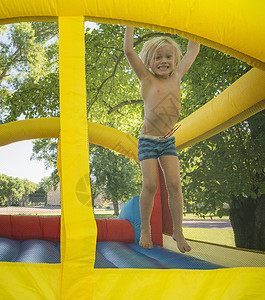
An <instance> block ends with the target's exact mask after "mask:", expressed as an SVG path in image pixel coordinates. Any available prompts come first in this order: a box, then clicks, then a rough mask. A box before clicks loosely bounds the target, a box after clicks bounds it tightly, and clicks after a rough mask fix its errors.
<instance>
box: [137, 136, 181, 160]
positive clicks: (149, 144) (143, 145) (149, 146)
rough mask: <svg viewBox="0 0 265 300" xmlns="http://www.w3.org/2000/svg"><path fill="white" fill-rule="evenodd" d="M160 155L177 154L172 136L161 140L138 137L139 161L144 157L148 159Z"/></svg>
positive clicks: (156, 157)
mask: <svg viewBox="0 0 265 300" xmlns="http://www.w3.org/2000/svg"><path fill="white" fill-rule="evenodd" d="M162 155H174V156H178V152H177V149H176V145H175V137H174V136H173V137H170V138H167V139H162V140H158V139H152V138H146V137H139V139H138V159H139V161H141V160H144V159H150V158H155V159H158V157H160V156H162Z"/></svg>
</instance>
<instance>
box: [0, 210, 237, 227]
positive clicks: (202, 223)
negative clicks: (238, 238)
mask: <svg viewBox="0 0 265 300" xmlns="http://www.w3.org/2000/svg"><path fill="white" fill-rule="evenodd" d="M8 214H44V215H59V214H61V208H60V207H59V206H58V207H55V206H45V207H43V206H39V207H15V206H11V207H0V215H8ZM183 227H188V228H212V229H228V230H232V226H231V223H230V221H229V220H225V221H216V220H196V221H195V220H183Z"/></svg>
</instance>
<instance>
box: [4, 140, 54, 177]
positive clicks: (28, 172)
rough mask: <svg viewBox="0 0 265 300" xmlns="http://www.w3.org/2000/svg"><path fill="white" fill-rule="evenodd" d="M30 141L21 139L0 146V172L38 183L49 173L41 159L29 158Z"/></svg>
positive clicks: (30, 152) (30, 151)
mask: <svg viewBox="0 0 265 300" xmlns="http://www.w3.org/2000/svg"><path fill="white" fill-rule="evenodd" d="M32 147H33V143H32V141H21V142H16V143H12V144H9V145H6V146H2V147H0V174H5V175H8V176H12V177H18V178H20V179H28V180H30V181H32V182H35V183H39V182H40V180H41V179H42V178H43V177H48V176H50V175H51V172H52V170H51V169H49V170H45V166H44V163H43V162H42V161H37V160H30V157H31V155H32Z"/></svg>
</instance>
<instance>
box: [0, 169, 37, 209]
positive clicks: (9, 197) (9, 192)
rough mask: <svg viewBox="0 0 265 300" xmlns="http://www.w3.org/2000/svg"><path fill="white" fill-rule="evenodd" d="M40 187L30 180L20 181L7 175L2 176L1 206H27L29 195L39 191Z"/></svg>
mask: <svg viewBox="0 0 265 300" xmlns="http://www.w3.org/2000/svg"><path fill="white" fill-rule="evenodd" d="M37 187H38V185H37V184H35V183H33V182H30V181H29V180H27V179H26V180H20V179H19V178H13V177H11V176H7V175H4V174H2V175H0V205H1V206H3V205H4V206H6V205H8V206H10V205H25V204H26V203H27V202H28V197H29V194H30V193H32V192H34V191H35V190H36V189H37Z"/></svg>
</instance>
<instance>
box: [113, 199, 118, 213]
mask: <svg viewBox="0 0 265 300" xmlns="http://www.w3.org/2000/svg"><path fill="white" fill-rule="evenodd" d="M112 203H113V208H114V215H115V216H118V215H119V203H118V200H112Z"/></svg>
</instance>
